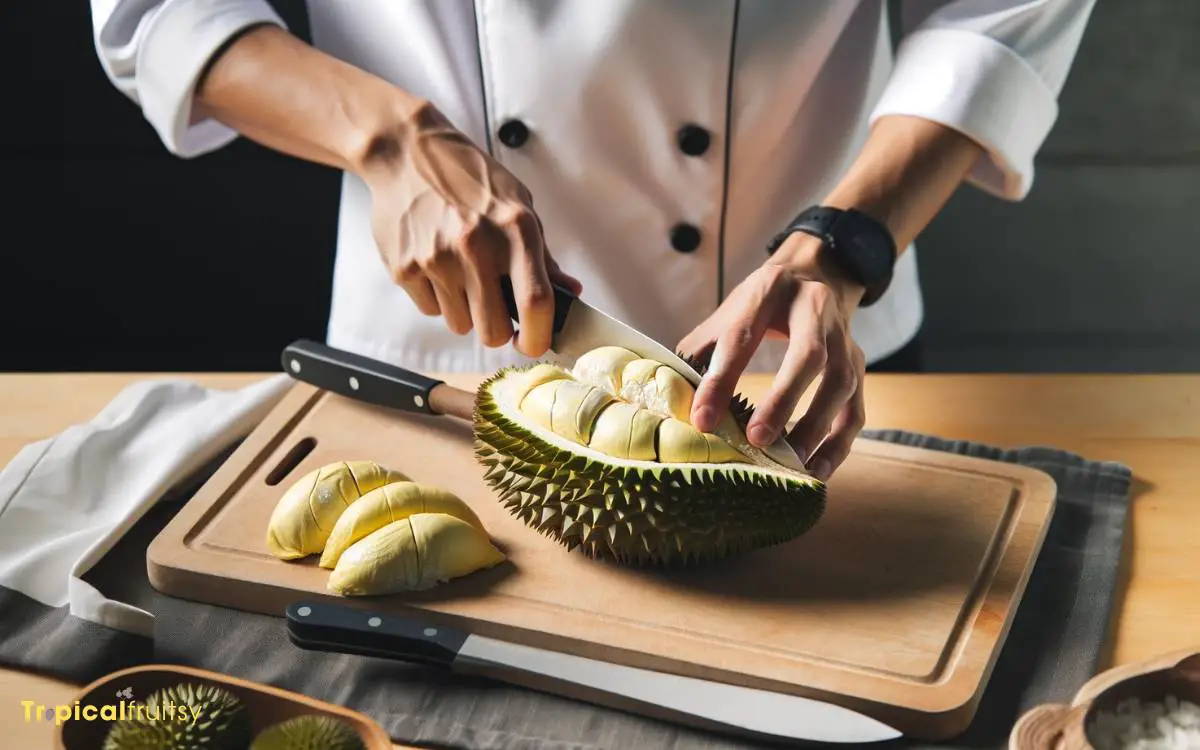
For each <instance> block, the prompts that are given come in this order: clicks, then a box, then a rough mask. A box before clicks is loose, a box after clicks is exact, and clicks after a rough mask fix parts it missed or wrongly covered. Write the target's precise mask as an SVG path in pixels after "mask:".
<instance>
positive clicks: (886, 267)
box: [767, 206, 896, 307]
mask: <svg viewBox="0 0 1200 750" xmlns="http://www.w3.org/2000/svg"><path fill="white" fill-rule="evenodd" d="M793 232H804V233H805V234H809V235H812V236H813V237H816V238H818V239H820V240H821V242H822V248H821V249H822V251H823V252H826V253H828V256H829V258H830V259H831V260H833V261H834V262H835V263H837V265H838V267H839V268H841V269H842V270H843V272H845V273H846V274H848V275H849V276H850V278H852V279H854V280H855V281H857V282H858V283H859V284H862V285H863V287H864V288H865V289H866V293H865V294H863V298H862V301H861V302H860V303H859V306H860V307H868V306H869V305H872V304H874V303H875V302H876V301H878V300H879V298H880V297H882V296H883V293H884V292H885V291H887V288H888V285H889V284H891V283H892V270H893V268H895V266H896V240H895V239H893V237H892V233H891V232H890V231H888V228H887V227H886V226H884V225H883V223H882V222H880V221H878V220H876V219H875V218H873V217H871V216H868V215H867V214H865V213H863V212H862V211H856V210H854V209H852V208H848V209H840V208H828V207H826V206H812V207H811V208H807V209H805V210H804V211H803V212H802V213H801V214H800V215H799V216H797V217H796V218H795V219H793V220H792V223H791V224H788V226H787V228H786V229H784V230H783V231H782V232H780V233H779V234H777V235H775V237H774V239H772V240H771V242H770V244H768V245H767V254H768V255H770V254H773V253H774V252H775V251H776V250H778V249H779V246H780V245H782V244H783V242H784V240H786V239H787V238H788V237H790V236H791V234H792V233H793Z"/></svg>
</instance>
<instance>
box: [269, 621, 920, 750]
mask: <svg viewBox="0 0 1200 750" xmlns="http://www.w3.org/2000/svg"><path fill="white" fill-rule="evenodd" d="M286 619H287V631H288V639H289V640H291V642H292V643H293V644H294V645H296V646H297V647H299V648H302V649H305V650H308V651H329V652H334V653H344V654H356V655H361V656H374V657H382V658H387V659H397V660H401V661H407V662H412V663H417V664H424V665H426V666H432V667H438V668H443V669H449V670H451V671H454V672H461V673H465V674H477V675H482V676H486V677H489V678H493V679H499V680H500V681H503V682H511V683H513V684H518V685H524V686H526V687H530V688H533V689H537V690H541V691H543V692H552V693H555V694H561V695H570V696H571V697H577V696H581V695H586V696H587V697H586V698H583V699H584V700H587V701H589V702H593V703H600V704H605V703H609V704H612V705H614V706H615V707H618V708H624V707H642V708H643V709H645V708H649V709H650V713H660V714H661V713H663V712H664V711H665V713H666V714H668V715H672V716H673V717H678V718H681V719H683V720H684V721H685V722H686V723H694V724H699V725H701V726H705V727H712V728H714V729H718V730H724V731H731V730H732V731H734V732H738V733H749V734H753V735H760V736H763V737H765V738H771V739H788V740H806V741H813V742H826V743H867V742H884V741H888V740H894V739H898V738H900V737H901V736H902V735H901V733H900V732H898V731H896V730H895V729H893V728H892V727H890V726H888V725H886V724H884V723H882V722H880V721H877V720H876V719H873V718H871V717H869V716H866V715H864V714H861V713H858V712H857V711H853V710H851V709H848V708H844V707H842V706H836V705H833V704H831V703H824V702H821V701H817V700H812V699H809V698H803V697H800V696H794V695H787V694H784V693H774V692H770V691H767V690H758V689H755V688H747V687H741V686H738V685H730V684H726V683H721V682H712V681H709V680H701V679H697V678H694V677H684V676H680V675H673V674H668V673H665V672H654V671H650V670H647V669H640V668H637V667H628V666H624V665H619V664H610V663H608V662H602V661H597V660H595V659H589V658H585V657H582V656H576V655H574V654H567V653H561V652H555V651H547V650H544V649H539V648H534V647H532V646H524V645H520V644H516V643H510V642H506V641H499V640H495V639H492V638H487V637H484V636H480V635H475V634H473V633H470V632H467V631H465V630H462V629H459V628H453V627H447V626H445V625H433V624H431V623H425V622H421V621H419V620H415V619H411V618H408V617H402V616H399V615H394V614H385V613H382V612H369V611H365V610H362V609H358V608H353V607H347V606H343V605H338V604H324V603H319V602H315V601H314V602H294V603H292V604H291V605H289V606H288V608H287V610H286ZM579 688H582V689H583V692H582V693H581V692H580V690H579ZM606 698H607V700H605V699H606ZM656 709H657V710H656Z"/></svg>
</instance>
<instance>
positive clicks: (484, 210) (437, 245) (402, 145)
mask: <svg viewBox="0 0 1200 750" xmlns="http://www.w3.org/2000/svg"><path fill="white" fill-rule="evenodd" d="M377 141H378V147H377V149H376V150H377V153H376V154H374V155H373V156H372V157H371V158H369V159H367V160H365V161H366V163H367V166H366V167H365V168H364V169H363V170H362V175H363V178H364V180H365V181H366V183H367V185H368V186H369V188H370V190H371V202H372V229H373V231H374V235H375V241H376V243H377V244H378V246H379V251H380V254H381V255H382V256H383V261H384V263H385V264H386V266H387V268H388V271H389V272H390V273H391V275H392V278H393V279H394V280H395V282H396V283H397V284H399V285H400V286H401V287H403V288H404V290H405V291H406V292H408V294H409V296H410V297H412V299H413V302H414V303H416V306H417V308H418V309H420V311H421V312H423V313H425V314H426V315H441V316H442V317H444V318H445V319H446V325H447V326H449V328H450V330H452V331H454V332H455V333H457V334H459V335H464V334H466V333H468V332H470V331H471V329H472V328H474V329H475V330H477V331H478V332H479V338H480V340H481V341H482V343H483V344H484V345H485V346H489V347H499V346H503V345H505V344H507V343H508V342H509V341H512V340H513V330H514V328H513V322H512V319H511V318H510V317H509V315H508V312H507V308H506V307H505V305H504V298H503V296H502V295H501V279H502V277H503V276H505V275H507V276H509V277H511V279H512V285H513V293H514V297H515V298H516V302H517V309H518V314H519V329H520V333H519V335H518V336H517V339H516V341H515V347H516V349H517V350H518V351H520V352H521V353H522V354H525V355H526V356H529V357H538V356H541V355H542V354H543V353H544V352H545V351H546V350H547V349H548V348H549V347H550V339H551V333H552V331H551V326H552V322H553V318H554V294H553V289H552V288H551V283H552V282H553V283H555V284H559V285H562V286H564V287H566V288H568V289H570V290H571V291H573V292H574V293H575V294H578V293H579V292H580V290H581V285H580V283H579V281H578V280H577V279H575V278H574V277H572V276H570V275H568V274H566V273H564V272H563V271H562V270H561V269H560V268H559V267H558V264H557V263H556V262H555V261H554V259H553V258H552V257H551V256H550V253H549V251H548V250H547V249H546V245H545V242H544V240H543V236H542V226H541V222H540V220H539V219H538V217H537V214H536V213H535V212H534V210H533V198H532V196H531V195H530V194H529V190H527V189H526V187H525V186H524V185H523V184H521V182H520V181H519V180H518V179H517V178H516V177H514V176H513V175H512V174H511V173H510V172H509V171H508V170H506V169H505V168H504V167H503V166H501V165H500V164H498V163H497V162H496V161H495V160H493V159H492V158H491V157H489V156H488V155H487V154H485V153H484V152H482V151H480V150H479V149H478V148H476V147H475V145H474V144H472V143H471V141H470V140H469V139H468V138H467V137H466V136H465V135H463V134H462V133H461V132H460V131H458V130H457V129H455V128H454V127H453V126H452V125H451V124H450V122H449V121H448V120H447V119H446V118H445V116H444V115H442V114H441V113H440V112H439V111H438V110H437V109H436V108H434V107H433V106H432V105H428V104H426V105H423V106H422V107H421V108H420V109H419V110H417V111H416V112H415V113H414V114H413V115H412V116H410V117H409V118H407V120H406V121H405V122H404V123H403V124H402V125H401V126H399V127H397V128H396V129H395V132H394V133H393V134H391V136H390V138H389V137H384V138H380V139H377Z"/></svg>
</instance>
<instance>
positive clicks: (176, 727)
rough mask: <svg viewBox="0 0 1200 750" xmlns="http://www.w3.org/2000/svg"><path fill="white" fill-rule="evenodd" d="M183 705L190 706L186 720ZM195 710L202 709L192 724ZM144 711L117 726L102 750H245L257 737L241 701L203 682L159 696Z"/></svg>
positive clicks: (155, 696) (165, 692) (170, 689)
mask: <svg viewBox="0 0 1200 750" xmlns="http://www.w3.org/2000/svg"><path fill="white" fill-rule="evenodd" d="M180 706H187V707H188V711H187V714H186V717H185V716H184V714H182V713H181V712H179V710H178V709H179V707H180ZM194 709H199V713H200V715H199V718H196V719H193V717H194V715H195V711H194ZM143 711H144V712H143V713H142V714H141V715H138V716H134V717H132V718H126V719H123V720H120V721H117V722H114V723H113V725H112V726H111V727H110V728H109V730H108V734H107V735H106V736H105V739H104V750H246V747H247V746H248V745H249V744H250V739H251V737H252V736H253V729H252V727H251V724H250V717H249V715H248V714H247V712H246V708H245V705H244V704H243V703H242V701H241V700H240V699H239V698H238V697H237V696H235V695H234V694H233V693H230V692H229V691H228V690H224V689H222V688H219V687H216V686H213V685H209V684H205V683H200V684H180V685H175V686H173V687H169V688H165V689H163V690H159V691H156V692H154V693H153V694H151V695H150V697H149V698H147V699H146V703H145V706H144V709H143Z"/></svg>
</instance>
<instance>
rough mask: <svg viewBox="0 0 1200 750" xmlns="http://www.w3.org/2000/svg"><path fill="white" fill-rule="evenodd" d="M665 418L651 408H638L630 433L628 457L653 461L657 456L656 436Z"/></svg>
mask: <svg viewBox="0 0 1200 750" xmlns="http://www.w3.org/2000/svg"><path fill="white" fill-rule="evenodd" d="M664 419H666V417H664V416H663V415H661V414H657V413H655V412H652V411H650V410H649V409H638V410H637V412H636V413H635V414H634V415H633V425H632V429H631V430H630V433H629V448H628V450H627V452H626V457H627V458H632V459H635V460H638V461H653V460H655V458H657V453H656V451H655V448H654V442H655V440H654V437H655V435H656V434H657V433H658V425H659V424H660V423H661V422H662V421H663V420H664Z"/></svg>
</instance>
